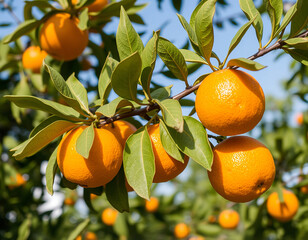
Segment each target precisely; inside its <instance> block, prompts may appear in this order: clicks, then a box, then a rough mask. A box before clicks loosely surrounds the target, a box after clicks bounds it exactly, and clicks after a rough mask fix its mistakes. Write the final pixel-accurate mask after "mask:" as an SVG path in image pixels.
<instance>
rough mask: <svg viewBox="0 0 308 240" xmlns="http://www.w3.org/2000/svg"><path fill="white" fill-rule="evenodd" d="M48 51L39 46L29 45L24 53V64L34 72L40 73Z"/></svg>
mask: <svg viewBox="0 0 308 240" xmlns="http://www.w3.org/2000/svg"><path fill="white" fill-rule="evenodd" d="M46 56H47V53H46V52H45V51H44V50H41V48H40V47H38V46H31V47H28V48H27V49H26V50H25V51H24V53H23V54H22V65H23V67H24V68H25V69H30V70H31V71H32V72H34V73H40V71H41V66H42V63H43V60H44V58H45V57H46Z"/></svg>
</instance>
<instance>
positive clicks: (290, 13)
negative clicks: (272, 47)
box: [273, 4, 297, 38]
mask: <svg viewBox="0 0 308 240" xmlns="http://www.w3.org/2000/svg"><path fill="white" fill-rule="evenodd" d="M296 11H297V4H294V5H293V6H292V7H291V8H290V9H289V11H288V12H287V13H286V15H285V16H284V18H283V20H282V23H281V25H280V27H279V28H278V29H277V31H276V32H275V34H274V36H273V38H275V37H277V36H278V34H279V33H280V32H281V31H282V30H284V29H285V28H286V26H287V25H288V24H289V23H290V21H291V20H292V18H293V16H294V14H295V13H296Z"/></svg>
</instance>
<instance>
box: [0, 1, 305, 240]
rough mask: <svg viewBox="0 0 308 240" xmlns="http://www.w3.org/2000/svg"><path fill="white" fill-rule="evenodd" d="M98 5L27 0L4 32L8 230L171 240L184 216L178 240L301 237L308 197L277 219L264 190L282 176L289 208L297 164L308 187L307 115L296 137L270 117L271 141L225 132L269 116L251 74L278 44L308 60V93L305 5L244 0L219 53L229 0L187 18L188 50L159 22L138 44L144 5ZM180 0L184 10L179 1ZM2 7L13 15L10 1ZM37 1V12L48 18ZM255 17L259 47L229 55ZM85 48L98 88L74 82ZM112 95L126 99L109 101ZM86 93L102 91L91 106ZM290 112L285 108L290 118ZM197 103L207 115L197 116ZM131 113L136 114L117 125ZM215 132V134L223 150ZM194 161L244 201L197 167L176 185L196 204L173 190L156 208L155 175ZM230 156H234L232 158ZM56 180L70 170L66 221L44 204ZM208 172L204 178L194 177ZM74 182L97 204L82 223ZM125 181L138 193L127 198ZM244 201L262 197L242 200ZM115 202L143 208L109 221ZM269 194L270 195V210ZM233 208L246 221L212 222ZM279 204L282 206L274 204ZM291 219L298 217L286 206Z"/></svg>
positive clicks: (298, 85) (159, 177)
mask: <svg viewBox="0 0 308 240" xmlns="http://www.w3.org/2000/svg"><path fill="white" fill-rule="evenodd" d="M95 2H96V1H94V0H88V1H86V0H81V1H71V0H59V1H43V0H41V1H27V2H26V3H25V6H24V19H25V21H24V22H22V23H20V24H19V26H18V27H17V28H16V30H15V31H14V32H12V33H11V34H9V35H7V36H6V37H5V38H4V39H3V40H2V41H1V48H0V49H1V55H0V61H1V62H0V63H1V64H0V70H1V71H3V72H4V73H5V75H3V76H2V75H1V77H3V80H1V82H3V84H2V86H1V89H2V91H1V94H2V95H5V96H4V98H2V99H1V106H2V108H3V113H5V114H3V115H4V116H5V117H4V118H3V120H1V121H3V124H2V126H3V127H1V143H2V146H3V147H2V149H1V150H2V151H3V153H2V159H3V160H2V161H1V178H2V179H1V191H2V193H3V194H2V195H1V203H3V204H1V218H2V219H3V220H4V221H3V222H4V224H3V225H2V227H1V230H0V236H1V237H2V238H4V239H15V238H17V237H18V238H19V239H27V238H34V239H36V238H39V236H41V235H43V236H46V239H48V238H50V239H52V238H55V237H59V238H61V239H75V238H77V237H78V236H82V237H86V232H84V231H87V232H90V231H91V232H96V233H97V235H98V237H101V238H102V237H104V239H108V238H109V239H115V238H117V236H120V237H122V238H123V239H128V238H129V239H136V238H142V239H158V238H164V239H169V238H171V239H172V238H173V233H174V227H175V226H176V225H177V224H178V223H181V222H188V223H189V226H187V229H189V231H186V233H187V234H185V236H184V235H181V236H180V235H178V236H177V237H187V236H188V235H189V234H190V235H191V236H194V235H196V236H195V237H197V235H203V236H207V237H211V236H212V237H214V238H215V237H217V236H218V235H220V234H221V235H224V234H229V235H230V236H233V237H234V236H238V231H239V232H241V236H245V237H247V238H249V237H250V238H253V237H255V238H256V239H258V237H259V238H260V237H261V238H262V237H263V238H265V237H270V236H276V237H277V239H279V238H282V237H283V236H286V237H289V238H290V239H294V236H297V237H299V238H298V239H304V238H303V237H304V236H307V231H306V230H305V229H307V228H305V226H307V224H308V222H307V219H306V216H307V209H306V208H305V207H302V206H301V205H300V206H299V207H297V206H296V204H295V205H294V206H293V207H294V209H293V212H292V213H291V215H292V217H294V215H295V214H297V215H295V217H294V218H295V220H294V221H297V222H294V223H293V222H292V223H291V224H290V223H280V222H279V221H278V222H276V221H275V220H274V219H273V218H272V217H270V215H268V214H267V213H266V211H265V210H264V209H265V205H266V197H267V196H268V193H266V195H265V196H264V195H262V196H261V197H260V198H259V200H258V199H257V198H258V197H259V196H260V195H261V194H262V193H264V192H265V191H266V190H267V189H268V188H269V187H270V186H271V185H272V183H273V181H274V179H275V181H274V187H273V188H272V189H271V191H272V192H278V194H277V193H276V196H277V197H276V198H277V199H278V201H274V202H276V204H278V205H279V207H281V208H283V206H284V205H288V204H289V203H288V201H287V197H286V199H285V198H284V190H283V186H284V185H285V186H284V187H290V186H288V185H287V184H286V183H285V181H284V177H285V176H286V174H287V173H291V172H292V171H294V170H298V171H300V172H299V174H298V175H297V176H296V177H297V178H298V181H299V182H300V183H299V184H298V185H296V186H295V189H294V191H295V192H296V193H299V189H300V187H302V186H305V185H307V184H308V182H307V179H305V175H304V170H303V169H304V164H305V163H306V162H307V128H306V126H307V124H306V122H307V120H306V119H307V116H306V114H305V115H304V117H303V124H302V126H301V130H300V131H299V133H298V135H295V130H294V129H293V128H292V127H290V126H289V125H288V124H287V119H286V118H282V120H281V122H279V124H277V123H275V122H274V123H273V124H272V125H270V123H266V122H263V123H262V122H261V123H262V124H261V125H260V130H261V131H260V132H261V133H262V134H261V135H260V140H261V141H263V142H264V143H265V145H263V144H262V143H260V142H259V141H257V140H254V139H251V138H249V137H240V136H235V137H231V138H227V139H226V140H225V138H226V137H228V136H232V135H238V134H242V133H246V132H247V131H250V130H252V129H253V128H254V127H255V126H256V124H257V123H258V122H259V121H260V119H261V118H262V116H263V113H264V105H265V99H264V94H263V91H262V89H261V87H260V85H259V84H258V82H257V80H255V79H254V78H253V77H252V76H250V75H248V74H247V73H245V72H244V71H247V70H250V71H258V70H261V69H263V68H264V67H265V66H263V65H261V64H260V63H258V62H256V61H255V60H256V59H257V58H260V57H262V56H263V55H266V54H267V53H269V52H271V51H274V50H279V49H280V50H283V51H284V52H285V53H286V54H288V55H290V56H291V57H293V58H294V59H295V60H296V61H298V62H300V63H299V64H294V65H295V67H297V66H300V67H298V69H295V70H296V74H295V75H294V77H293V78H292V79H291V80H290V81H289V82H288V83H287V84H286V87H287V88H288V89H289V88H292V89H295V91H296V94H297V95H299V96H300V97H301V99H302V100H303V101H307V92H308V91H307V87H306V81H307V79H306V78H305V76H306V73H307V67H306V65H307V55H308V54H307V53H308V49H307V45H308V44H307V34H308V32H307V21H308V20H307V19H308V18H307V11H306V10H307V9H308V7H307V2H306V1H304V0H298V1H297V2H296V3H295V4H294V5H292V6H291V7H290V8H289V10H288V11H287V12H285V13H284V12H283V6H284V5H283V2H282V1H281V0H275V1H274V0H268V1H264V4H262V6H261V7H260V8H259V9H257V8H256V7H255V5H254V3H253V1H252V0H249V1H243V0H240V1H239V3H240V7H241V10H242V11H243V13H244V15H245V16H246V17H247V19H248V22H247V23H246V24H244V25H243V26H241V27H240V28H239V30H238V32H237V33H236V34H235V36H234V37H233V38H232V39H231V43H230V46H229V49H228V52H227V53H226V54H225V57H224V58H223V59H221V58H219V56H218V55H217V54H216V53H215V52H214V51H213V45H214V25H215V24H216V25H218V26H220V25H221V22H214V21H213V17H214V15H215V8H216V6H218V7H219V6H220V5H224V4H226V3H225V2H224V1H216V0H207V1H200V3H199V4H198V5H197V6H196V8H195V9H194V11H193V12H192V14H191V18H190V21H189V23H188V22H187V20H186V19H185V18H184V17H183V16H181V15H179V14H178V18H179V21H180V23H181V25H182V26H183V28H184V29H185V30H186V32H187V34H188V38H189V41H190V45H191V48H188V47H186V48H184V49H178V48H177V47H176V46H175V45H174V44H172V43H171V42H170V41H169V40H168V39H166V38H164V37H162V36H161V34H160V31H155V32H154V33H153V37H152V38H151V39H150V40H149V41H148V42H147V43H144V42H143V41H142V40H141V37H140V35H139V34H138V33H137V32H136V31H135V29H134V27H133V25H132V23H131V22H132V21H133V22H137V23H142V22H143V21H142V19H141V18H140V16H139V15H138V12H139V11H141V10H142V8H144V7H145V4H137V2H136V0H122V1H110V2H109V3H108V4H107V5H106V3H104V6H103V7H102V8H99V9H97V10H95V9H94V11H92V9H90V7H91V5H92V6H93V5H94V4H95ZM158 2H159V1H158ZM173 2H174V6H175V8H176V9H179V8H180V3H179V2H180V1H178V3H176V1H173ZM1 3H2V4H3V6H4V9H5V10H6V11H9V12H10V13H11V14H12V16H14V17H16V16H15V15H14V12H13V11H12V9H11V8H10V6H8V5H7V4H6V3H5V2H4V1H1ZM33 8H36V9H39V12H40V14H39V15H40V16H41V17H40V18H39V19H38V18H37V17H36V15H35V14H34V12H32V10H33ZM261 13H264V14H268V16H269V18H270V21H271V34H270V37H269V38H266V37H264V36H263V20H262V17H261ZM112 17H119V25H118V29H117V30H116V32H115V34H111V35H108V34H106V33H105V32H104V31H103V30H102V27H103V26H104V25H105V24H107V23H108V22H109V21H111V20H112ZM231 20H233V19H231ZM250 27H253V28H254V30H255V33H256V38H257V41H258V43H259V46H256V47H254V46H252V48H255V49H256V53H255V54H253V55H251V56H250V57H247V58H234V59H228V57H229V55H230V54H231V52H233V50H234V49H235V48H236V47H237V46H238V44H239V43H240V41H241V39H242V38H243V37H244V35H245V34H246V32H247V31H248V29H249V28H250ZM91 31H95V32H97V33H98V35H99V36H100V37H101V40H102V42H103V46H99V45H97V44H95V43H94V42H92V41H91V39H88V36H89V35H88V32H91ZM24 35H27V36H28V39H29V45H33V46H39V47H37V49H38V52H40V51H41V49H42V52H43V51H46V53H47V54H48V56H47V57H46V58H45V59H44V61H43V62H42V64H41V69H40V71H39V70H38V68H37V66H36V67H35V69H34V68H33V69H32V67H31V64H29V63H31V62H32V63H36V62H37V61H42V60H41V59H42V57H40V56H37V55H38V54H36V55H35V54H33V55H31V54H28V55H25V56H26V57H25V60H24V61H21V57H20V56H21V55H22V52H24V48H23V46H22V43H21V41H20V40H19V38H20V37H21V36H24ZM264 42H266V43H265V44H264ZM87 46H88V48H89V49H90V51H91V53H92V54H93V55H94V56H95V57H96V58H97V61H98V65H97V66H95V67H94V70H95V73H96V75H97V79H98V81H97V82H96V83H95V84H93V83H90V82H81V81H79V79H78V73H79V71H80V69H81V66H80V65H81V62H82V61H83V60H84V58H82V57H81V58H80V59H78V58H77V57H79V56H80V55H82V53H83V50H84V49H85V48H86V47H87ZM189 49H191V50H189ZM25 52H26V51H25ZM44 54H45V53H44ZM158 56H159V57H160V59H161V60H162V62H163V63H164V65H165V66H166V67H167V68H168V71H167V72H164V74H165V75H167V76H169V77H171V78H176V79H178V80H180V81H182V82H184V84H185V89H183V91H182V92H179V93H177V94H176V95H174V96H171V95H170V92H171V88H172V86H163V85H162V84H160V83H158V84H157V83H156V82H155V81H153V80H152V77H153V72H154V69H155V65H156V60H157V57H158ZM26 58H28V60H27V59H26ZM31 58H33V59H31ZM187 63H189V64H187ZM29 65H30V67H29ZM204 65H206V66H209V69H210V72H204V73H203V74H201V76H200V77H198V78H197V79H196V80H195V82H194V83H191V80H190V78H189V74H190V73H191V72H193V71H195V70H196V69H198V68H200V67H201V66H204ZM238 68H242V69H244V70H238ZM211 72H213V73H211ZM298 77H301V79H300V81H299V80H297V79H298ZM180 81H178V83H179V84H181V82H180ZM199 87H200V91H199V90H198V89H199ZM112 91H113V92H114V93H115V94H116V95H117V97H116V98H111V97H110V93H111V92H112ZM88 92H92V93H93V92H94V94H95V95H96V97H95V98H94V100H93V99H91V102H89V97H88ZM194 92H196V94H197V98H196V106H195V107H193V109H192V111H191V113H190V114H189V116H183V114H182V107H184V106H186V105H187V104H188V105H191V104H192V105H193V106H194V103H191V102H189V101H188V103H187V102H185V101H183V98H184V97H186V96H188V95H189V94H193V93H194ZM111 96H112V95H111ZM8 100H9V101H10V102H11V105H9V102H8ZM286 111H287V110H286V109H282V113H283V114H286ZM195 112H197V114H198V117H199V118H200V121H201V122H202V123H201V122H199V121H198V120H197V119H196V118H194V117H192V116H193V114H194V113H195ZM13 119H14V120H13ZM122 119H123V120H125V121H127V124H122V125H121V124H118V123H119V122H120V120H122ZM14 121H16V123H17V124H18V125H17V124H16V123H15V122H14ZM128 122H129V123H128ZM129 124H130V125H131V126H130V125H129ZM136 128H137V130H136ZM208 131H212V132H213V133H215V134H217V135H211V134H208ZM125 132H127V133H125ZM299 136H300V137H299ZM209 137H210V138H212V139H214V140H216V141H217V143H219V144H218V145H217V146H215V147H214V146H213V143H211V142H210V141H209ZM239 139H241V141H240V140H239ZM243 139H244V140H243ZM290 140H293V141H292V143H290ZM42 149H44V150H43V151H42ZM260 149H261V150H260ZM268 149H269V150H270V151H271V153H270V151H268ZM260 151H261V152H260ZM271 154H272V155H273V157H272V156H271ZM265 155H266V159H262V160H264V162H263V161H261V164H259V163H258V162H260V161H259V158H260V157H262V158H263V156H265ZM246 158H247V159H246ZM42 159H49V160H48V164H47V168H46V170H45V169H44V170H43V171H44V172H46V174H45V181H42V174H41V169H40V167H38V166H40V162H41V160H42ZM188 159H190V162H194V163H196V164H197V165H194V164H192V166H193V167H192V168H191V171H193V172H197V171H198V172H200V171H203V173H204V172H205V169H206V170H208V171H209V174H210V179H211V176H212V179H211V183H212V184H213V187H214V189H215V190H216V191H217V192H218V193H219V194H220V195H221V196H223V197H224V198H226V199H229V200H231V201H234V203H228V202H226V200H224V199H223V198H221V197H220V196H219V195H218V194H217V193H216V192H215V191H214V190H213V189H212V188H211V187H210V185H209V180H208V179H207V177H206V176H205V175H204V174H199V173H198V174H192V176H191V177H190V179H189V180H188V181H187V182H186V183H185V182H183V183H181V184H180V182H178V183H177V185H176V186H177V188H178V189H179V190H181V189H182V190H185V191H183V192H182V194H184V199H185V200H186V201H179V200H177V199H176V196H177V194H179V195H180V194H181V193H178V192H176V193H175V194H173V195H172V194H171V195H169V196H167V197H161V199H159V201H160V203H159V208H158V209H157V210H156V211H155V213H147V211H146V210H145V208H144V206H145V201H144V200H143V199H149V198H150V196H151V191H154V190H153V188H152V186H153V183H158V185H159V183H160V182H165V181H170V180H172V179H173V178H175V177H176V176H177V175H179V174H180V173H181V172H182V171H183V170H184V168H185V167H186V165H187V162H188ZM226 159H228V160H227V161H230V163H227V164H226ZM274 160H275V165H274ZM213 162H214V164H213ZM256 163H258V164H256ZM212 166H213V167H212ZM275 169H276V171H275ZM247 173H248V174H247ZM275 173H276V174H275ZM20 174H24V176H25V177H27V179H26V180H25V179H23V176H21V175H20ZM56 176H57V178H59V179H61V180H60V187H61V189H62V188H64V189H66V190H63V191H65V192H66V196H67V197H70V196H74V198H75V199H73V200H72V201H70V204H65V202H64V205H63V206H62V208H61V209H62V214H61V215H60V217H58V218H55V217H54V216H53V215H52V212H49V211H42V210H39V208H40V207H41V206H42V205H43V203H44V202H45V199H46V197H45V193H46V191H44V187H45V186H46V190H47V192H48V193H49V194H51V195H53V194H54V192H55V191H56V192H58V191H60V190H58V188H55V189H54V182H55V180H56ZM200 176H202V180H200V179H198V177H200ZM226 179H227V180H228V181H226ZM201 183H203V186H200V184H201ZM245 183H247V184H245ZM77 185H79V186H81V187H79V188H78V189H83V197H84V201H85V203H86V204H87V205H88V207H89V209H90V214H89V218H86V219H84V220H83V221H82V219H83V217H82V215H83V214H82V213H80V212H78V211H75V208H74V203H75V200H76V193H72V192H71V191H72V190H73V191H75V190H74V189H76V188H77ZM188 186H189V187H188ZM57 187H58V186H57ZM129 187H130V188H132V189H133V191H134V192H135V193H136V194H137V195H138V197H135V198H132V199H129V197H128V193H127V191H128V189H129ZM200 188H202V189H201V190H200ZM68 189H71V190H68ZM93 194H94V195H93ZM298 195H299V198H300V203H304V201H305V195H304V191H303V192H302V193H299V194H298ZM93 196H100V197H98V198H95V197H93ZM67 199H68V198H67ZM182 199H183V196H182ZM255 199H256V200H255ZM253 200H254V201H253ZM247 201H252V202H250V203H248V204H246V203H242V204H236V203H237V202H247ZM284 201H285V202H284ZM66 202H67V201H66ZM293 202H296V201H293ZM109 204H110V205H111V206H112V207H113V208H115V209H117V210H118V211H119V212H121V213H122V212H128V211H131V212H132V213H133V214H131V215H130V214H127V213H122V214H113V215H112V219H107V222H108V220H109V223H111V222H112V224H107V225H106V224H105V225H104V224H103V223H102V221H101V215H102V214H101V212H102V211H103V209H106V208H107V207H108V206H109ZM273 204H274V203H272V202H271V203H269V204H268V205H267V206H268V208H271V205H273ZM291 204H292V203H291ZM227 207H228V208H230V207H233V208H235V209H236V210H238V211H239V212H240V223H239V224H238V225H234V226H232V228H236V227H237V226H238V228H237V230H234V231H231V232H228V231H230V230H222V228H223V225H222V226H221V227H219V225H218V224H217V221H216V220H215V219H218V215H219V213H220V212H221V211H222V210H224V208H227ZM279 207H277V209H279ZM272 208H273V209H272V210H273V211H274V212H275V211H276V210H275V209H274V207H272ZM97 210H99V212H96V211H97ZM297 212H298V213H297ZM269 214H271V215H272V216H275V214H273V213H272V212H271V211H269ZM2 216H3V217H2ZM107 217H108V216H107ZM276 218H277V219H278V220H279V217H276ZM285 218H288V220H291V217H290V216H286V217H285ZM226 219H227V217H226ZM226 219H225V221H228V220H226ZM77 222H81V223H80V224H79V225H78V227H76V226H74V224H76V223H77ZM103 222H104V221H103ZM151 223H153V224H151ZM296 223H297V224H298V225H297V226H296ZM229 224H231V225H232V223H229ZM185 226H186V225H185ZM225 231H226V232H225ZM200 237H201V236H200Z"/></svg>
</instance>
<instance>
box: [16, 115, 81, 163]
mask: <svg viewBox="0 0 308 240" xmlns="http://www.w3.org/2000/svg"><path fill="white" fill-rule="evenodd" d="M76 126H78V124H77V123H73V122H69V121H64V120H59V121H54V122H53V123H51V124H49V125H48V126H46V127H45V128H43V129H42V130H40V131H39V132H38V133H37V134H35V135H34V136H33V137H31V138H30V139H28V140H27V144H25V145H24V144H23V143H22V144H20V145H21V147H20V148H18V149H17V150H16V152H15V153H14V154H13V157H15V158H16V159H17V160H21V159H23V158H25V157H29V156H32V155H33V154H35V153H37V152H38V151H40V150H41V149H42V148H43V147H45V146H46V145H47V144H49V143H50V142H51V141H52V140H54V139H55V138H57V137H59V136H61V135H62V134H63V133H65V132H67V131H69V130H71V129H72V128H74V127H76Z"/></svg>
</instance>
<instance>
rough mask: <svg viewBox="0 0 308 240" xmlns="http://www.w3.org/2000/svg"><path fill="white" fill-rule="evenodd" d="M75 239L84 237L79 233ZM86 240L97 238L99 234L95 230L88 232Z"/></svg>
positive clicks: (95, 239) (79, 239) (80, 239)
mask: <svg viewBox="0 0 308 240" xmlns="http://www.w3.org/2000/svg"><path fill="white" fill-rule="evenodd" d="M75 240H82V237H81V236H80V235H79V236H78V237H77V238H76V239H75ZM84 240H97V236H96V234H95V233H94V232H87V233H86V234H85V237H84Z"/></svg>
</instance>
